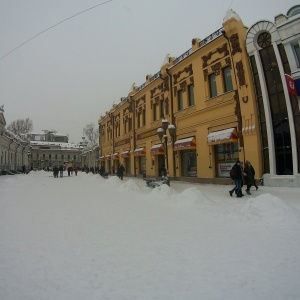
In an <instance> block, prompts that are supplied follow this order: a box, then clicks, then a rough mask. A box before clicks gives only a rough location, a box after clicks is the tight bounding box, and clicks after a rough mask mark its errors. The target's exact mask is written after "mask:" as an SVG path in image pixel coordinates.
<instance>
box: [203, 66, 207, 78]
mask: <svg viewBox="0 0 300 300" xmlns="http://www.w3.org/2000/svg"><path fill="white" fill-rule="evenodd" d="M203 75H204V81H207V79H208V70H207V69H205V70H203Z"/></svg>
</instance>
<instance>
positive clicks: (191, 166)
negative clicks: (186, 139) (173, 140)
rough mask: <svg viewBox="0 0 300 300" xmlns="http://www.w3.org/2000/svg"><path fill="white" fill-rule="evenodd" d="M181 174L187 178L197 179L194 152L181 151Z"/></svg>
mask: <svg viewBox="0 0 300 300" xmlns="http://www.w3.org/2000/svg"><path fill="white" fill-rule="evenodd" d="M181 159H182V164H181V165H182V174H183V176H187V177H197V154H196V151H195V150H183V151H181Z"/></svg>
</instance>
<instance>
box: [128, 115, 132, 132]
mask: <svg viewBox="0 0 300 300" xmlns="http://www.w3.org/2000/svg"><path fill="white" fill-rule="evenodd" d="M131 130H132V118H129V131H131Z"/></svg>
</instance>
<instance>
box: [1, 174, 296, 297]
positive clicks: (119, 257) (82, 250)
mask: <svg viewBox="0 0 300 300" xmlns="http://www.w3.org/2000/svg"><path fill="white" fill-rule="evenodd" d="M231 188H232V187H231V186H224V185H213V184H192V183H185V182H172V181H171V185H170V187H169V186H167V185H162V186H160V187H156V188H154V189H151V188H148V187H146V184H145V181H143V180H142V179H138V178H132V177H126V174H125V177H124V180H123V181H121V180H120V179H119V178H118V177H116V176H110V177H109V178H108V179H103V178H102V177H101V176H100V175H94V174H91V173H89V174H86V173H82V172H79V173H78V176H75V175H71V176H70V177H68V176H67V174H66V172H64V177H63V178H53V175H52V173H51V172H45V171H36V172H34V171H32V172H30V173H29V174H28V175H22V174H21V175H13V176H10V175H5V176H0V191H1V197H0V299H5V300H16V299H22V300H41V299H55V300H66V299H68V300H69V299H72V300H77V299H78V300H82V299H89V300H94V299H95V300H99V299H101V300H120V299H122V300H132V299H139V300H144V299H145V300H146V299H147V300H150V299H151V300H152V299H156V300H166V299H172V300H177V299H178V300H183V299H188V300H199V299H205V300H210V299H211V300H224V299H233V300H235V299H239V300H240V299H243V300H253V299H256V300H266V299H272V300H282V299H285V300H298V299H299V295H300V285H299V280H300V259H299V249H300V234H299V227H300V202H299V193H300V188H286V187H280V188H274V187H273V188H272V187H265V186H259V188H258V190H257V191H256V190H255V189H252V190H251V195H245V196H244V197H243V198H236V197H230V196H229V193H228V191H229V189H231Z"/></svg>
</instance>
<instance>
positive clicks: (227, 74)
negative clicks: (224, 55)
mask: <svg viewBox="0 0 300 300" xmlns="http://www.w3.org/2000/svg"><path fill="white" fill-rule="evenodd" d="M223 80H224V92H230V91H232V90H233V86H232V78H231V69H230V67H226V68H224V69H223Z"/></svg>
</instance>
